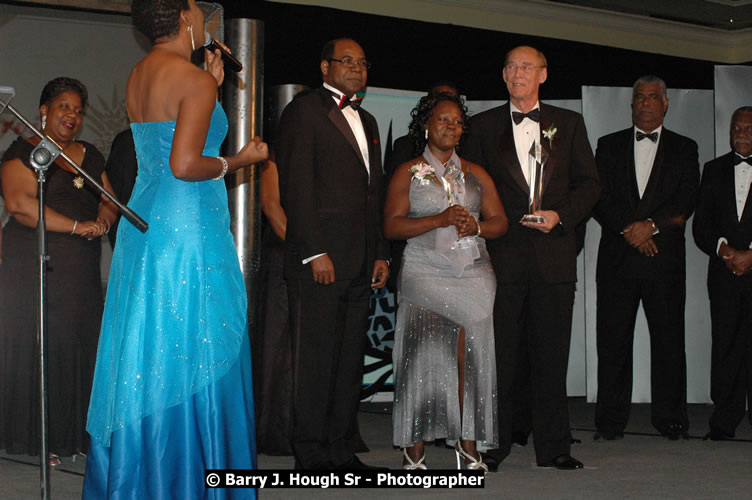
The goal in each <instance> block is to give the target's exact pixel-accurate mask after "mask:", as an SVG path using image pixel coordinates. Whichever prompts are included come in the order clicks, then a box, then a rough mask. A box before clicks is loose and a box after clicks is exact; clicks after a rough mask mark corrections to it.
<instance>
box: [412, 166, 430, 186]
mask: <svg viewBox="0 0 752 500" xmlns="http://www.w3.org/2000/svg"><path fill="white" fill-rule="evenodd" d="M410 173H411V174H412V176H413V179H418V181H419V182H420V185H421V186H426V185H428V183H429V182H431V181H436V180H437V179H436V173H435V172H434V170H433V167H432V166H431V165H429V164H428V163H426V162H420V163H416V164H415V165H413V166H412V167H410Z"/></svg>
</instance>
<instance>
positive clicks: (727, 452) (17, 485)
mask: <svg viewBox="0 0 752 500" xmlns="http://www.w3.org/2000/svg"><path fill="white" fill-rule="evenodd" d="M569 405H570V421H571V424H572V435H573V436H574V437H575V438H576V439H580V440H581V441H582V443H581V444H576V445H573V447H572V455H573V456H575V457H576V458H578V459H579V460H581V461H582V462H584V464H585V469H584V470H580V471H572V472H569V471H558V470H551V469H543V468H539V467H536V465H535V456H534V453H533V449H532V442H531V444H529V445H528V446H525V447H515V448H514V449H513V450H512V454H511V455H510V456H509V458H507V460H506V461H504V463H503V464H502V466H501V467H500V468H499V472H498V473H496V474H489V475H488V476H487V478H486V483H485V488H484V489H483V490H478V489H473V490H439V489H435V490H431V491H430V493H429V492H428V491H426V490H421V489H391V490H389V491H388V492H387V491H384V490H378V489H358V490H351V489H329V490H308V489H306V490H303V489H286V490H284V489H279V490H274V489H266V490H262V491H260V496H261V497H262V498H270V499H291V498H305V499H306V500H313V499H318V498H326V499H329V498H342V499H345V498H347V499H350V498H354V497H356V496H357V497H358V498H359V500H368V499H382V498H385V497H386V496H389V497H398V498H434V497H447V498H561V499H564V498H586V499H591V498H592V499H595V498H749V497H750V494H751V493H750V492H751V491H752V427H750V424H749V422H748V421H747V420H746V419H745V420H744V421H743V422H742V424H741V425H740V426H739V428H738V429H737V433H736V439H735V440H733V441H724V442H712V441H703V440H702V436H703V435H704V434H705V433H706V431H707V422H708V417H709V415H710V412H711V410H712V408H711V407H710V406H707V405H690V407H689V416H690V426H691V427H690V439H688V440H685V441H669V440H667V439H665V438H662V437H660V436H658V435H657V434H656V432H655V431H654V429H653V428H652V427H651V426H650V406H649V405H645V404H639V405H633V410H632V416H631V420H630V425H629V427H628V428H627V433H626V436H625V438H624V439H623V440H621V441H611V442H605V441H593V431H594V429H593V411H594V405H592V404H587V403H586V402H585V400H584V398H570V402H569ZM389 411H390V406H389V405H387V404H383V405H379V404H369V405H364V406H363V407H362V409H361V412H360V428H361V432H362V434H363V438H364V440H365V441H366V443H367V444H368V446H369V447H370V448H371V451H370V452H369V453H364V454H362V455H360V458H361V459H362V460H363V461H364V462H365V463H368V464H373V465H382V466H387V467H392V468H398V467H400V464H401V455H400V453H399V451H398V450H395V449H393V448H392V446H391V415H390V413H389ZM426 451H427V454H426V455H427V456H426V463H427V464H428V465H429V467H431V468H434V469H451V468H453V467H454V466H455V458H454V452H453V451H452V450H451V449H448V448H443V447H435V446H429V447H427V450H426ZM35 460H36V458H35V457H26V456H19V455H12V456H11V455H6V454H5V453H0V498H4V499H5V498H7V499H24V500H25V499H34V498H39V491H40V487H39V484H40V479H39V468H38V466H37V464H36V463H35ZM258 462H259V468H262V469H277V468H282V469H291V468H292V466H293V459H292V457H271V456H266V455H259V458H258ZM84 467H85V464H84V463H82V462H81V461H77V462H76V463H73V462H72V461H71V460H70V459H69V458H68V459H64V460H63V464H62V465H61V466H60V467H58V468H57V469H56V470H53V471H52V473H51V489H50V490H51V493H52V498H54V499H55V500H63V499H64V500H68V499H79V498H80V497H81V487H82V482H83V470H84Z"/></svg>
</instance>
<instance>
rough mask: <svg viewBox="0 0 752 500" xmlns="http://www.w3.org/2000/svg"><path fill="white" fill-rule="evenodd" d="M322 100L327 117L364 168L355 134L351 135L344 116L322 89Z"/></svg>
mask: <svg viewBox="0 0 752 500" xmlns="http://www.w3.org/2000/svg"><path fill="white" fill-rule="evenodd" d="M322 98H323V99H324V102H325V103H327V105H328V106H329V112H328V113H327V117H328V118H329V120H330V121H331V122H332V123H333V124H334V126H335V127H337V130H339V131H340V132H341V133H342V135H344V136H345V139H347V142H349V143H350V146H351V147H352V148H353V151H354V152H355V154H356V155H357V157H358V159H360V163H362V164H363V167H364V168H365V166H366V162H365V160H364V158H363V154H362V153H361V152H360V147H359V146H358V141H357V140H356V139H355V134H353V131H352V129H351V128H350V124H349V123H348V122H347V119H346V118H345V115H343V114H342V111H340V109H339V108H338V107H337V105H336V103H335V102H334V99H332V97H331V95H329V93H328V91H327V90H326V89H323V88H322ZM361 122H362V120H361ZM364 128H365V127H364ZM369 151H370V150H369Z"/></svg>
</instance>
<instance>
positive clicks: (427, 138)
mask: <svg viewBox="0 0 752 500" xmlns="http://www.w3.org/2000/svg"><path fill="white" fill-rule="evenodd" d="M426 140H428V129H426Z"/></svg>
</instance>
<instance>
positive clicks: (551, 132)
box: [543, 123, 559, 149]
mask: <svg viewBox="0 0 752 500" xmlns="http://www.w3.org/2000/svg"><path fill="white" fill-rule="evenodd" d="M558 131H559V129H557V128H556V127H555V126H554V124H553V123H552V124H551V125H549V126H548V128H547V129H546V130H544V131H543V137H545V138H546V139H548V147H549V149H551V148H553V145H554V137H555V136H556V132H558Z"/></svg>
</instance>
